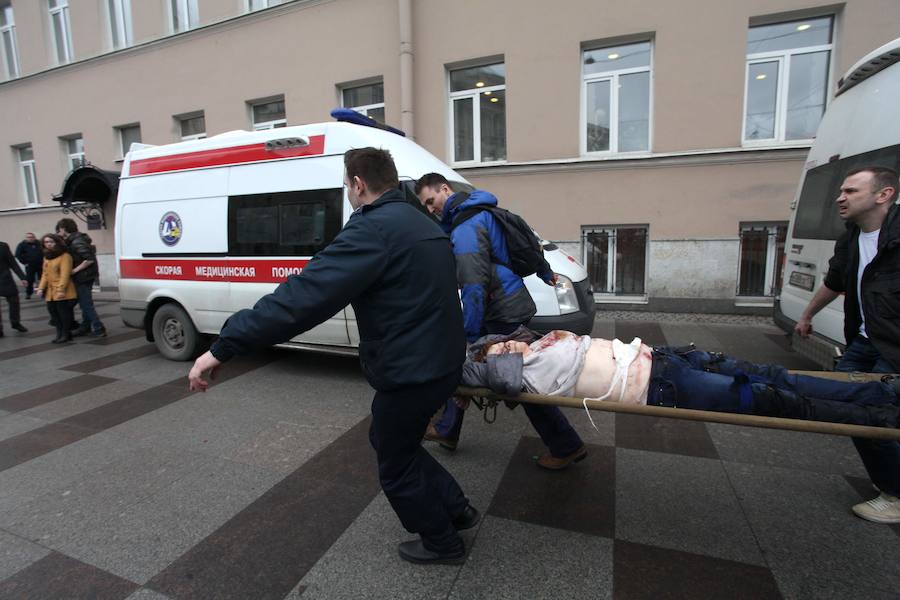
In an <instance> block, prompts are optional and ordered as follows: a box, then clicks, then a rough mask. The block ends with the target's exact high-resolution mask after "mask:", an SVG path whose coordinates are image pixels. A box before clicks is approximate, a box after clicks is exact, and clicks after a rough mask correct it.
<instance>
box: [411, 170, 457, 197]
mask: <svg viewBox="0 0 900 600" xmlns="http://www.w3.org/2000/svg"><path fill="white" fill-rule="evenodd" d="M441 185H447V186H449V185H450V182H449V181H447V178H446V177H444V176H443V175H441V174H440V173H426V174H424V175H422V176H421V177H419V180H418V181H417V182H416V196H418V195H419V192H421V191H422V188H426V187H430V188H438V187H440V186H441Z"/></svg>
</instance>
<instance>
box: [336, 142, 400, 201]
mask: <svg viewBox="0 0 900 600" xmlns="http://www.w3.org/2000/svg"><path fill="white" fill-rule="evenodd" d="M344 169H346V170H347V179H349V180H350V181H353V178H354V177H359V178H360V179H362V180H363V181H365V182H366V185H367V186H368V187H369V190H370V191H371V192H372V193H373V194H379V193H381V192H386V191H387V190H389V189H392V188H395V187H398V186H399V185H400V179H399V178H398V177H397V167H396V165H394V159H393V158H392V157H391V153H390V152H388V151H387V150H382V149H380V148H356V149H353V150H347V152H345V153H344Z"/></svg>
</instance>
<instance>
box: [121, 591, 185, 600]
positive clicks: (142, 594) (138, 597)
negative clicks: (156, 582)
mask: <svg viewBox="0 0 900 600" xmlns="http://www.w3.org/2000/svg"><path fill="white" fill-rule="evenodd" d="M125 600H174V598H170V597H169V596H166V595H164V594H160V593H159V592H154V591H153V590H148V589H146V588H141V589H139V590H138V591H136V592H134V593H133V594H131V595H130V596H128V597H127V598H125Z"/></svg>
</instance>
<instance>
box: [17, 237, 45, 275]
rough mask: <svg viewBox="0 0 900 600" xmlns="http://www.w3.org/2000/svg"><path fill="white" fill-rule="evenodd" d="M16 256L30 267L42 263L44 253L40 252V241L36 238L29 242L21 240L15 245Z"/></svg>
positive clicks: (37, 266)
mask: <svg viewBox="0 0 900 600" xmlns="http://www.w3.org/2000/svg"><path fill="white" fill-rule="evenodd" d="M16 258H17V259H19V262H20V263H22V264H23V265H26V266H28V267H31V268H32V269H37V268H39V267H40V266H41V265H42V264H43V263H44V253H43V252H41V243H40V242H39V241H38V240H34V241H33V242H29V241H27V240H22V241H21V242H19V245H18V246H16Z"/></svg>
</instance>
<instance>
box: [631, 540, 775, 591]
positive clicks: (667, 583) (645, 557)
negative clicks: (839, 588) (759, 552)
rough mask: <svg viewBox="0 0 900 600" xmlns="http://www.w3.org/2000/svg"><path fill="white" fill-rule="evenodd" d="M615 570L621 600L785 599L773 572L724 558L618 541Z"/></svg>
mask: <svg viewBox="0 0 900 600" xmlns="http://www.w3.org/2000/svg"><path fill="white" fill-rule="evenodd" d="M613 565H614V566H613V581H614V584H613V597H614V598H615V599H616V600H631V599H632V598H634V599H640V600H645V599H647V598H653V599H654V600H657V599H667V600H669V599H672V600H674V599H676V598H685V599H691V600H693V599H695V598H728V599H729V600H740V599H741V598H747V599H748V600H751V599H752V600H763V599H766V598H781V597H782V596H781V593H780V592H779V591H778V585H777V584H776V583H775V578H774V577H773V576H772V572H771V571H770V570H769V569H767V568H765V567H758V566H754V565H748V564H744V563H740V562H734V561H731V560H723V559H721V558H711V557H709V556H702V555H699V554H689V553H687V552H680V551H677V550H667V549H664V548H657V547H655V546H646V545H644V544H635V543H633V542H626V541H623V540H616V541H615V544H614V546H613Z"/></svg>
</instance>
